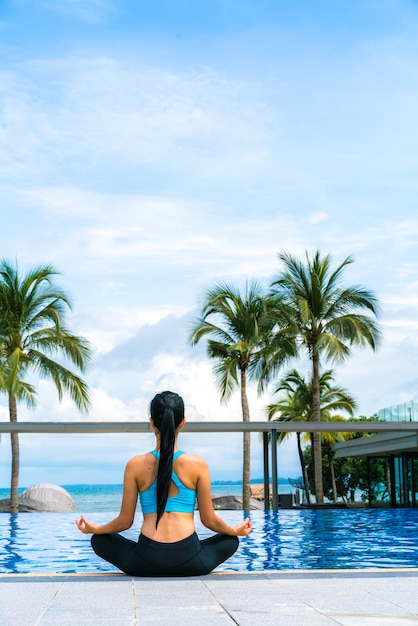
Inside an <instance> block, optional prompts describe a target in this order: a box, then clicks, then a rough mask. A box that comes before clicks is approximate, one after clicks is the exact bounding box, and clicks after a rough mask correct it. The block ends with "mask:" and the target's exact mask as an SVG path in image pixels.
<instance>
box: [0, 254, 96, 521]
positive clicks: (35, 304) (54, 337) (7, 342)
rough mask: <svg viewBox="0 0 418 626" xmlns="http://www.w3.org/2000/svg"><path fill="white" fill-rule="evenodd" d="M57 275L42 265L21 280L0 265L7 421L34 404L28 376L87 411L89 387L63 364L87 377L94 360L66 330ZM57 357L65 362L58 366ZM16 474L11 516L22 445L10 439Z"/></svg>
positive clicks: (0, 385)
mask: <svg viewBox="0 0 418 626" xmlns="http://www.w3.org/2000/svg"><path fill="white" fill-rule="evenodd" d="M57 274H58V272H56V270H55V269H54V268H53V267H52V266H50V265H42V266H39V267H36V268H34V269H32V270H30V271H29V272H28V273H27V274H26V275H25V276H23V277H21V276H20V275H19V271H18V268H17V266H16V267H12V266H11V265H10V264H9V263H8V262H7V261H5V260H3V261H1V262H0V365H1V375H0V389H1V390H2V391H3V392H4V393H6V394H7V396H8V401H9V417H10V421H11V422H16V421H17V403H18V401H24V402H26V404H27V405H28V406H34V405H35V404H36V389H35V387H34V386H33V385H31V384H30V383H28V382H27V381H26V375H27V373H28V372H29V371H31V370H32V371H34V372H36V373H37V374H38V375H39V376H40V377H41V378H49V379H51V380H52V381H53V383H54V384H55V387H56V389H57V391H58V397H59V399H60V400H61V399H62V396H63V393H64V392H67V393H69V395H70V397H71V398H72V400H73V401H74V402H75V404H76V406H77V408H78V409H79V410H81V411H87V410H88V407H89V392H88V387H87V385H86V383H85V382H84V381H83V380H82V379H81V378H80V377H79V376H77V375H76V374H75V373H74V372H73V371H71V370H70V369H68V368H67V367H66V365H65V361H69V362H71V363H73V364H74V365H75V366H76V367H77V369H79V370H80V371H83V370H84V369H85V366H86V365H87V363H88V362H89V360H90V358H91V349H90V346H89V343H88V342H87V340H86V339H84V338H83V337H77V336H75V335H72V334H71V333H70V332H69V331H68V330H67V328H66V327H65V325H64V322H65V311H66V310H67V309H69V308H71V302H70V300H69V298H68V296H67V295H66V294H65V292H64V291H63V290H61V289H60V288H59V287H57V286H56V285H55V284H54V277H55V275H57ZM54 357H61V358H63V362H58V361H57V360H56V359H55V358H54ZM11 446H12V472H11V474H12V475H11V489H10V501H11V502H10V510H11V512H17V511H18V482H19V439H18V435H17V433H12V434H11Z"/></svg>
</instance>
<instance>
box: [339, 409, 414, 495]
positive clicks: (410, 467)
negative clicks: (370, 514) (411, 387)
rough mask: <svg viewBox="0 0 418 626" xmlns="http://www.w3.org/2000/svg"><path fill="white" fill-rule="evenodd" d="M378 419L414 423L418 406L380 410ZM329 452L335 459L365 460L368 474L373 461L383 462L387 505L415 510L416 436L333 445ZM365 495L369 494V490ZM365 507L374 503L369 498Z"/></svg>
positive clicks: (402, 434)
mask: <svg viewBox="0 0 418 626" xmlns="http://www.w3.org/2000/svg"><path fill="white" fill-rule="evenodd" d="M378 416H379V420H380V421H385V422H418V402H417V401H416V400H410V401H409V402H403V403H401V404H397V405H394V406H391V407H388V408H385V409H381V410H380V411H379V412H378ZM333 450H334V452H335V454H336V455H337V456H338V457H339V458H343V457H352V456H355V457H357V456H360V457H366V459H367V467H368V468H369V474H370V468H371V467H372V464H373V462H374V460H375V459H381V458H384V459H385V460H386V466H387V481H386V482H387V485H386V486H387V491H388V493H389V499H388V501H387V504H388V505H390V506H399V507H418V432H393V433H379V434H377V435H372V436H370V437H364V438H363V437H362V438H357V439H351V440H349V441H345V442H343V443H338V444H335V445H334V446H333ZM369 493H372V489H371V488H369ZM369 504H370V505H371V506H373V505H375V504H376V502H373V499H372V498H371V497H370V498H369Z"/></svg>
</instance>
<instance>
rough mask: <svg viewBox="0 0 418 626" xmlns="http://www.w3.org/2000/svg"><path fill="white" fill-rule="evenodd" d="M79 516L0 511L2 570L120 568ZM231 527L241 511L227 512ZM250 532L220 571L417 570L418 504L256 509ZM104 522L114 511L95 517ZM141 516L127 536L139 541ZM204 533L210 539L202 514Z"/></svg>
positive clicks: (201, 533)
mask: <svg viewBox="0 0 418 626" xmlns="http://www.w3.org/2000/svg"><path fill="white" fill-rule="evenodd" d="M76 515H77V513H19V514H17V515H12V514H9V513H2V514H0V573H3V574H4V573H19V574H20V573H22V574H23V573H33V574H39V573H86V572H112V571H117V570H116V568H115V567H113V566H112V565H110V564H109V563H107V562H105V561H102V560H101V559H99V558H98V557H97V556H96V555H95V554H94V552H93V550H92V549H91V547H90V541H89V536H87V535H83V534H81V533H80V532H79V530H78V529H77V527H76V525H75V523H74V520H75V517H76ZM221 515H222V517H223V518H224V519H225V521H227V522H228V523H229V524H231V525H233V524H237V523H238V522H240V521H241V520H242V518H243V512H242V511H222V512H221ZM249 515H250V517H251V520H252V523H253V528H254V530H253V532H252V533H251V535H250V536H249V537H246V538H242V539H241V542H240V547H239V549H238V551H237V552H236V554H235V555H234V556H233V557H232V558H231V559H229V560H228V561H227V562H226V563H224V564H223V565H221V566H220V567H219V568H218V571H221V570H224V571H225V570H229V571H231V570H232V571H261V570H283V569H285V570H286V569H287V570H289V569H290V570H294V569H308V570H309V569H342V568H348V569H362V568H368V567H373V568H374V567H377V568H390V567H418V510H417V509H360V510H351V509H347V510H344V509H342V510H341V509H334V510H332V509H327V510H282V511H251V512H250V513H249ZM87 517H91V519H92V520H94V521H95V522H98V523H104V522H107V521H109V520H110V519H112V514H111V513H96V514H91V516H87ZM141 521H142V515H141V514H138V515H137V517H136V519H135V524H134V526H133V528H131V529H130V530H129V531H127V532H125V533H123V534H124V535H125V536H127V537H129V538H131V539H135V540H136V539H137V537H138V529H139V527H140V524H141ZM196 528H197V532H198V534H199V536H200V537H202V538H203V537H206V536H209V535H210V534H212V533H210V532H209V531H208V530H207V529H206V528H204V527H203V526H202V525H201V524H200V522H199V520H198V518H197V519H196Z"/></svg>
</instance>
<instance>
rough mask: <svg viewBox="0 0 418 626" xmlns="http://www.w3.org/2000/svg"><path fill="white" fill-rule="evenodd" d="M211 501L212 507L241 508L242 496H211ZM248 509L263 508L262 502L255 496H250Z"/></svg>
mask: <svg viewBox="0 0 418 626" xmlns="http://www.w3.org/2000/svg"><path fill="white" fill-rule="evenodd" d="M212 503H213V508H214V509H225V510H235V511H237V510H242V497H241V496H231V495H226V496H213V497H212ZM250 509H258V510H262V509H264V504H263V503H262V502H260V501H259V500H256V499H255V498H250Z"/></svg>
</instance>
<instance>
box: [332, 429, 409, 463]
mask: <svg viewBox="0 0 418 626" xmlns="http://www.w3.org/2000/svg"><path fill="white" fill-rule="evenodd" d="M332 449H333V451H334V452H335V454H336V456H337V457H338V458H345V457H349V456H391V455H399V454H402V453H403V452H417V453H418V433H408V432H393V433H380V434H378V435H370V436H369V437H361V438H358V439H350V440H348V441H344V442H342V443H336V444H334V445H333V446H332Z"/></svg>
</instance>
